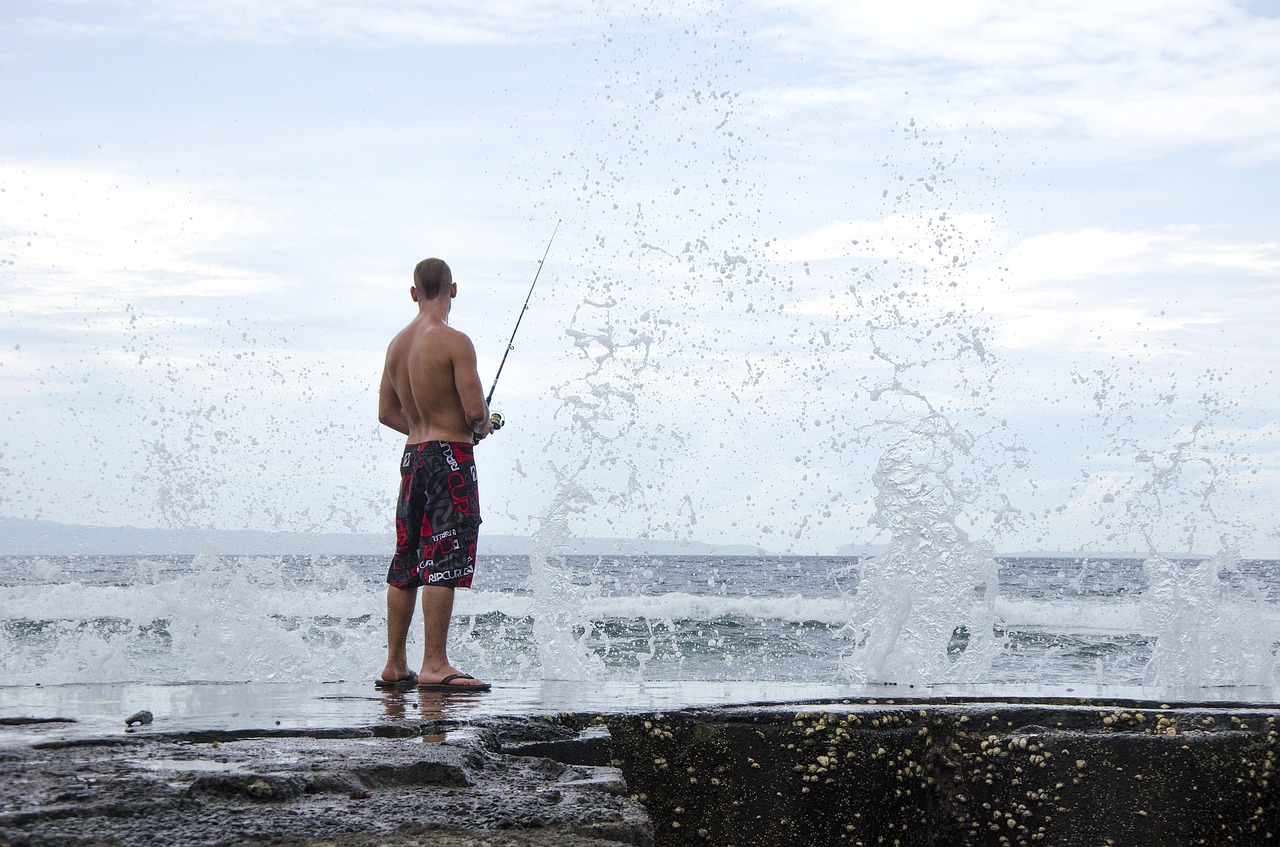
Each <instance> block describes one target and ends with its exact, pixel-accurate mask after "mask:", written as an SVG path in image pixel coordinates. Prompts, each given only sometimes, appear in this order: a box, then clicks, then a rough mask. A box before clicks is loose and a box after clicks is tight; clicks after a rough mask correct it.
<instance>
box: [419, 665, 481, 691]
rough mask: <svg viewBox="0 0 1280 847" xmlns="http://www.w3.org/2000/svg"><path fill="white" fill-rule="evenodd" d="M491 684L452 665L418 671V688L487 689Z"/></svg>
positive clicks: (449, 689)
mask: <svg viewBox="0 0 1280 847" xmlns="http://www.w3.org/2000/svg"><path fill="white" fill-rule="evenodd" d="M490 687H491V686H490V685H489V683H487V682H482V681H481V680H478V679H476V678H475V677H473V676H471V675H470V674H465V673H463V672H462V671H460V670H458V669H457V668H455V667H453V666H452V665H446V666H445V668H444V669H443V670H441V669H438V668H436V669H432V670H427V669H425V668H424V669H423V670H422V671H419V673H418V689H419V690H427V691H488V690H489V688H490Z"/></svg>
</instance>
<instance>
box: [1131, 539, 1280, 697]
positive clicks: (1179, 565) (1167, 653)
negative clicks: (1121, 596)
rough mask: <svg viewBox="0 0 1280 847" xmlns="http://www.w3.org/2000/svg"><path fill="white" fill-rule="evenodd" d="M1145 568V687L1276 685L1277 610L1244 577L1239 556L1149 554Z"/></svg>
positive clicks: (1279, 668)
mask: <svg viewBox="0 0 1280 847" xmlns="http://www.w3.org/2000/svg"><path fill="white" fill-rule="evenodd" d="M1142 569H1143V571H1144V572H1145V574H1146V578H1147V589H1146V591H1145V592H1143V594H1142V597H1141V601H1140V609H1141V614H1142V624H1143V628H1144V630H1145V631H1146V632H1149V633H1151V634H1152V635H1154V636H1155V643H1154V644H1153V645H1152V648H1151V658H1150V659H1149V660H1148V662H1147V665H1146V668H1145V669H1144V670H1143V676H1142V681H1143V683H1145V684H1147V685H1157V686H1161V687H1166V688H1195V687H1203V686H1242V685H1263V686H1267V687H1271V686H1275V685H1276V684H1277V683H1278V682H1280V657H1277V654H1276V644H1277V641H1280V610H1277V608H1276V607H1275V605H1274V604H1271V603H1268V602H1267V601H1266V599H1265V596H1264V595H1263V592H1262V591H1261V590H1260V589H1258V588H1257V587H1256V586H1253V585H1250V583H1249V580H1247V579H1242V578H1241V577H1242V574H1241V572H1240V560H1239V557H1237V556H1235V555H1233V554H1230V553H1220V554H1218V555H1217V556H1215V557H1213V558H1212V559H1205V560H1203V561H1199V562H1185V561H1184V562H1179V561H1174V560H1170V559H1167V558H1165V557H1163V556H1151V557H1150V558H1148V559H1146V560H1145V561H1144V562H1143V564H1142ZM1223 575H1226V576H1228V577H1235V578H1236V579H1235V581H1236V582H1237V583H1238V585H1237V586H1232V585H1231V584H1230V583H1229V582H1228V581H1226V580H1224V579H1222V576H1223Z"/></svg>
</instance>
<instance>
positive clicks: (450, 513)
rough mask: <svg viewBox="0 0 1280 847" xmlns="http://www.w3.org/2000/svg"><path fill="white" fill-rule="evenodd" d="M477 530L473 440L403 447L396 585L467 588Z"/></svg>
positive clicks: (392, 574)
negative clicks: (471, 442)
mask: <svg viewBox="0 0 1280 847" xmlns="http://www.w3.org/2000/svg"><path fill="white" fill-rule="evenodd" d="M479 534H480V492H479V487H478V485H477V481H476V462H475V454H474V452H473V447H472V445H470V444H468V443H466V442H464V441H424V442H422V443H421V444H410V445H408V446H407V447H405V450H404V456H403V457H402V458H401V460H400V499H399V502H398V503H397V505H396V554H395V556H394V557H393V558H392V560H391V567H390V568H389V569H388V570H387V582H388V583H389V584H390V585H394V586H395V587H397V588H417V587H418V586H420V585H440V586H445V587H449V588H470V587H471V576H472V574H473V573H474V572H475V566H476V540H477V538H478V537H479Z"/></svg>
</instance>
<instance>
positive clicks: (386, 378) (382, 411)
mask: <svg viewBox="0 0 1280 847" xmlns="http://www.w3.org/2000/svg"><path fill="white" fill-rule="evenodd" d="M378 422H379V423H381V424H382V425H383V426H389V427H391V428H392V429H394V430H395V431H396V432H399V433H403V434H404V435H408V434H409V416H408V415H406V414H405V413H404V404H403V403H401V402H400V396H399V395H398V394H396V387H395V386H394V385H392V383H391V375H390V374H389V373H388V372H387V371H386V370H385V369H384V370H383V371H382V386H381V387H380V388H379V389H378Z"/></svg>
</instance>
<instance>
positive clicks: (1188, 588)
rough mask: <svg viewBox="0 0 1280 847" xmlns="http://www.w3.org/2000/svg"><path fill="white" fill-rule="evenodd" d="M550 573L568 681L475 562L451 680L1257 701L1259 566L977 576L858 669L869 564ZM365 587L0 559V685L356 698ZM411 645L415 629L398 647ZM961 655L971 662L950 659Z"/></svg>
mask: <svg viewBox="0 0 1280 847" xmlns="http://www.w3.org/2000/svg"><path fill="white" fill-rule="evenodd" d="M890 555H891V554H890ZM552 559H553V561H552V562H551V567H553V568H554V569H555V570H556V572H557V573H559V574H561V575H562V578H564V579H565V580H566V582H565V584H564V585H561V586H559V587H558V589H557V590H560V591H571V592H573V593H574V595H575V596H574V598H573V601H572V607H573V608H575V609H578V610H579V612H578V613H577V615H576V616H569V617H562V618H558V619H556V620H558V626H561V627H563V629H562V630H561V631H560V632H559V633H558V635H559V636H560V637H561V638H562V640H563V641H564V644H562V645H561V646H562V649H564V650H568V651H571V652H579V653H580V654H581V656H580V657H579V659H578V660H577V661H576V662H575V663H569V662H567V661H565V659H564V657H563V656H561V657H560V658H559V659H557V660H555V661H553V662H551V663H548V662H546V661H544V657H545V655H546V649H545V648H546V644H545V641H546V639H547V637H548V635H547V633H546V631H545V629H544V628H542V627H540V626H539V624H538V617H539V610H538V609H537V608H536V606H535V599H534V598H535V594H536V592H537V590H538V585H537V584H536V580H537V578H536V577H535V573H534V564H535V563H534V562H533V560H532V558H531V557H530V556H523V555H522V556H511V555H494V556H486V557H482V560H481V562H480V566H479V571H478V574H477V577H476V583H475V587H474V588H473V589H472V590H470V591H460V592H459V593H458V595H457V604H456V609H455V613H456V617H455V620H454V625H453V634H452V641H451V656H452V658H453V660H454V662H455V664H457V665H459V666H461V667H464V668H466V669H467V670H468V671H469V672H472V673H475V674H476V675H477V676H482V677H485V678H489V679H493V680H513V681H514V680H519V681H531V680H542V679H576V680H592V679H594V680H600V681H606V680H607V681H628V680H634V681H651V682H658V681H672V680H711V681H732V680H758V681H775V682H788V681H791V682H806V683H830V684H836V683H846V682H856V681H867V682H900V683H913V684H920V685H925V684H927V683H930V682H940V681H948V682H955V683H968V684H993V685H1003V686H1010V687H1017V686H1025V685H1033V684H1049V685H1073V684H1080V685H1103V686H1110V685H1114V686H1134V685H1143V684H1158V685H1163V686H1182V687H1186V686H1264V687H1269V686H1271V685H1273V684H1274V682H1275V657H1274V652H1275V645H1276V643H1277V642H1278V641H1280V606H1278V605H1277V601H1278V600H1280V562H1274V561H1249V560H1231V561H1225V560H1221V559H1209V560H1172V559H1158V560H1153V559H1150V558H1148V559H1145V560H1144V559H1142V558H1069V557H1014V558H1007V557H999V558H994V559H992V562H993V573H992V576H993V578H994V579H993V582H992V584H990V585H972V584H971V585H967V586H965V590H963V591H956V592H953V594H954V596H953V599H952V602H955V603H958V604H965V608H963V609H956V610H955V613H956V615H957V617H956V619H957V620H959V619H964V620H965V621H968V622H969V624H968V626H967V628H960V627H955V628H952V629H948V630H947V631H946V632H945V633H944V635H945V637H944V639H943V640H944V643H943V644H942V647H941V651H940V653H931V652H930V651H929V649H928V648H926V647H922V646H920V645H913V644H912V643H910V640H909V639H899V640H896V641H891V643H889V644H888V646H887V647H884V648H882V652H881V655H880V658H881V659H882V660H883V661H882V662H881V664H880V665H879V666H876V665H874V664H867V663H860V662H859V661H858V659H857V656H858V653H859V650H860V649H865V643H862V641H863V640H864V639H860V637H859V636H858V635H857V634H856V633H854V634H851V631H850V630H851V627H850V621H851V620H860V619H861V617H860V616H861V615H862V614H863V610H867V609H869V608H870V607H869V606H868V599H869V598H870V599H874V600H875V601H876V602H877V603H883V602H887V598H886V596H885V595H884V594H883V593H882V592H881V588H879V587H873V586H871V585H869V583H870V582H871V581H873V580H874V579H875V568H876V562H875V560H871V559H862V558H859V557H816V556H764V555H762V556H707V555H697V556H692V555H691V556H644V555H618V556H567V557H552ZM881 566H883V560H882V562H881ZM385 568H386V557H385V556H284V557H253V556H218V555H214V554H204V555H199V556H14V557H7V558H0V648H2V649H0V679H3V680H4V682H5V684H11V685H12V684H17V685H30V684H34V683H41V684H45V685H49V684H59V683H69V682H75V681H78V680H85V679H92V680H97V681H104V682H172V683H178V682H326V681H335V680H347V681H351V680H361V679H365V678H372V676H373V675H374V674H375V673H376V672H377V670H378V669H379V668H380V667H381V662H382V657H383V649H384V645H385V638H384V620H385V611H384V606H383V593H384V586H383V583H382V579H383V577H384V574H385ZM1175 595H1178V596H1175ZM1188 595H1195V596H1193V597H1192V596H1188ZM975 609H979V610H981V611H979V612H975V611H974V610H975ZM948 620H950V618H948ZM979 621H981V623H978V622H979ZM978 626H981V627H983V629H982V630H981V631H980V630H978V628H977V627H978ZM419 638H420V636H419V635H418V631H417V627H416V626H415V629H414V633H413V639H412V643H414V644H417V643H420V641H419V640H418V639H419ZM980 642H985V643H984V645H983V646H982V647H981V649H982V650H983V653H982V655H981V657H980V659H979V660H976V661H975V660H969V659H966V653H968V652H969V651H976V650H978V649H980V648H979V644H980ZM860 643H862V647H860ZM894 648H896V649H894ZM913 663H915V664H913ZM949 667H955V668H957V669H958V671H957V672H954V673H952V672H950V671H949V670H948V668H949ZM851 668H857V669H861V670H859V671H858V672H857V673H851ZM877 674H878V675H879V676H877Z"/></svg>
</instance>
